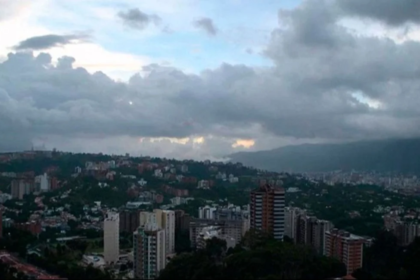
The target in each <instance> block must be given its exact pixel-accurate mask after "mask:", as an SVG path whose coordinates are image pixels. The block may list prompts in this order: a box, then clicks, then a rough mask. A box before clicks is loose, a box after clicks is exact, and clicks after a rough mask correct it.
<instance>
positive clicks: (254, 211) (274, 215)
mask: <svg viewBox="0 0 420 280" xmlns="http://www.w3.org/2000/svg"><path fill="white" fill-rule="evenodd" d="M284 206H285V191H284V189H283V188H281V187H272V186H270V185H262V186H260V187H259V188H257V189H255V190H253V191H252V192H251V203H250V208H251V209H250V216H251V219H250V220H251V222H250V224H251V225H250V226H251V229H256V230H261V231H263V232H267V233H270V234H272V235H273V237H274V238H275V239H277V240H283V235H284Z"/></svg>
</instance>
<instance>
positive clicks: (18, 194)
mask: <svg viewBox="0 0 420 280" xmlns="http://www.w3.org/2000/svg"><path fill="white" fill-rule="evenodd" d="M33 188H34V181H33V180H30V179H15V180H13V181H12V184H11V195H12V198H14V199H23V196H24V195H25V194H30V193H31V192H32V191H33Z"/></svg>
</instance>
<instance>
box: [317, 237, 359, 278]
mask: <svg viewBox="0 0 420 280" xmlns="http://www.w3.org/2000/svg"><path fill="white" fill-rule="evenodd" d="M364 242H365V239H364V238H363V237H360V236H357V235H354V234H351V233H349V232H347V231H344V230H338V229H333V230H331V231H327V232H326V233H325V254H326V255H327V256H329V257H333V258H336V259H338V260H340V261H342V262H343V263H344V264H345V265H346V268H347V274H351V273H353V272H354V271H355V270H356V269H358V268H361V267H362V263H363V244H364Z"/></svg>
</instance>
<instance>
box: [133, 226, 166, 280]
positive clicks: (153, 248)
mask: <svg viewBox="0 0 420 280" xmlns="http://www.w3.org/2000/svg"><path fill="white" fill-rule="evenodd" d="M133 247H134V248H133V249H134V276H135V278H137V279H155V278H156V277H158V276H159V272H160V271H161V270H162V269H164V268H165V265H166V250H165V231H164V230H163V229H160V228H159V226H158V225H157V224H156V223H146V224H145V225H144V226H140V227H139V228H138V229H137V231H136V232H134V235H133Z"/></svg>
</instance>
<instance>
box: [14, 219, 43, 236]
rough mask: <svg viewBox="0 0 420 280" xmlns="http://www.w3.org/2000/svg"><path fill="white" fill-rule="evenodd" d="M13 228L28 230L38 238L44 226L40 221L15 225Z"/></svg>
mask: <svg viewBox="0 0 420 280" xmlns="http://www.w3.org/2000/svg"><path fill="white" fill-rule="evenodd" d="M13 227H15V228H17V229H20V230H26V231H29V232H30V233H32V234H33V235H36V236H38V235H39V234H40V233H41V232H42V224H41V221H40V220H31V221H28V222H26V223H14V224H13Z"/></svg>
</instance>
